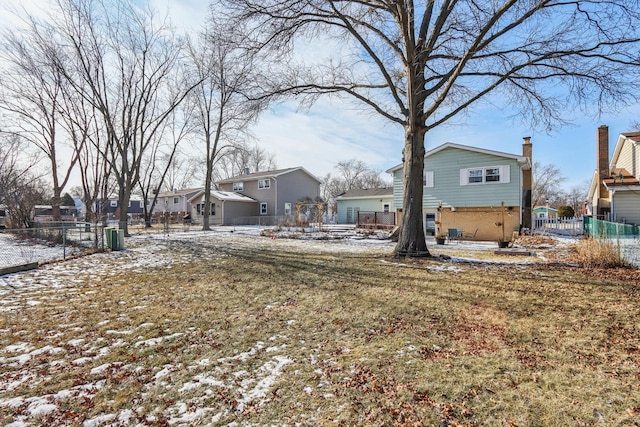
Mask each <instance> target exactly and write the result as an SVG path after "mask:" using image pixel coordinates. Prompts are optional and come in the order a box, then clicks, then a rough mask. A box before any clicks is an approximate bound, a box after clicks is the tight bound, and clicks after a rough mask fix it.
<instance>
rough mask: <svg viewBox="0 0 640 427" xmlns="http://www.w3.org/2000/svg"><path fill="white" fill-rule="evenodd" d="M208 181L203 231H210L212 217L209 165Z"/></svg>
mask: <svg viewBox="0 0 640 427" xmlns="http://www.w3.org/2000/svg"><path fill="white" fill-rule="evenodd" d="M206 175H207V177H206V181H205V184H204V203H203V206H202V215H203V216H202V231H210V230H211V227H210V221H209V216H210V215H211V167H210V166H209V165H207V173H206Z"/></svg>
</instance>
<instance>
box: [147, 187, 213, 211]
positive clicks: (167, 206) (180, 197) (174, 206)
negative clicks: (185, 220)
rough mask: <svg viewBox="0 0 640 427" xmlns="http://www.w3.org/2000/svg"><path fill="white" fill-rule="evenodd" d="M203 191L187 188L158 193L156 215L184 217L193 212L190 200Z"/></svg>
mask: <svg viewBox="0 0 640 427" xmlns="http://www.w3.org/2000/svg"><path fill="white" fill-rule="evenodd" d="M202 190H203V189H202V188H185V189H182V190H171V191H163V192H161V193H158V195H157V197H156V206H155V207H154V208H153V211H154V214H156V215H159V214H164V213H169V214H173V215H174V216H180V217H183V216H185V215H187V214H189V213H190V212H191V203H190V199H191V198H193V197H194V196H195V195H196V194H197V193H199V192H202Z"/></svg>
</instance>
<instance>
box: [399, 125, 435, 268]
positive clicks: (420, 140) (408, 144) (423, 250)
mask: <svg viewBox="0 0 640 427" xmlns="http://www.w3.org/2000/svg"><path fill="white" fill-rule="evenodd" d="M420 128H422V127H420ZM424 135H425V134H424V131H422V130H418V131H417V132H414V130H413V129H411V128H410V127H408V128H407V129H406V131H405V143H404V150H403V161H404V164H403V188H404V198H403V201H402V209H403V210H402V225H401V227H400V235H399V236H398V243H397V244H396V248H395V250H394V255H395V256H397V257H401V256H410V257H429V256H431V254H430V253H429V250H428V249H427V242H426V241H425V235H424V225H423V223H422V194H423V186H422V177H423V175H424V153H425V149H424Z"/></svg>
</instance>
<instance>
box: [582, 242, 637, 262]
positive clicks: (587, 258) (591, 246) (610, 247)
mask: <svg viewBox="0 0 640 427" xmlns="http://www.w3.org/2000/svg"><path fill="white" fill-rule="evenodd" d="M575 249H576V253H577V257H576V260H577V262H579V263H580V264H582V265H583V266H585V267H587V268H615V267H630V264H629V263H628V262H627V261H626V260H625V259H624V257H623V256H622V252H621V249H620V246H619V245H616V243H615V242H612V241H610V240H600V239H594V238H591V237H590V238H587V239H582V240H579V241H578V243H577V244H576V247H575Z"/></svg>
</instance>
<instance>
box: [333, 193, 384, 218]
mask: <svg viewBox="0 0 640 427" xmlns="http://www.w3.org/2000/svg"><path fill="white" fill-rule="evenodd" d="M381 199H382V201H380V200H381ZM393 202H394V200H393V196H387V197H380V196H378V197H375V198H371V199H347V200H338V201H337V203H338V215H337V221H338V224H355V223H356V220H357V216H356V211H361V212H382V210H383V206H384V204H385V203H388V204H389V208H390V210H391V211H394V210H395V209H394V208H393V206H394V205H393ZM349 208H351V209H353V210H352V212H353V215H352V217H351V218H350V221H349V220H348V218H347V210H348V209H349Z"/></svg>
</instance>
